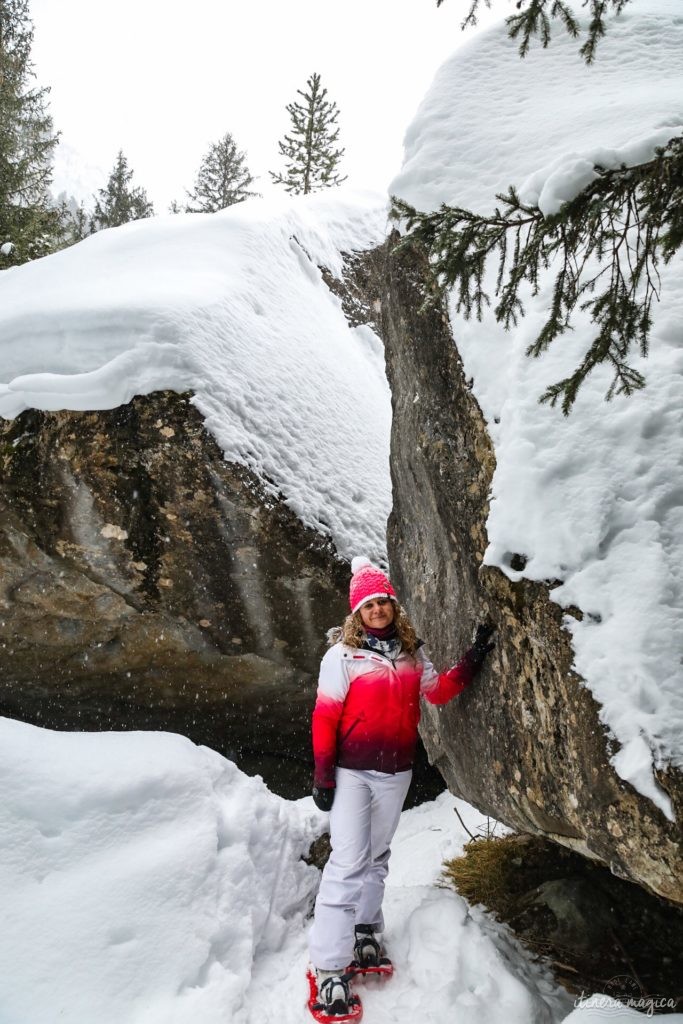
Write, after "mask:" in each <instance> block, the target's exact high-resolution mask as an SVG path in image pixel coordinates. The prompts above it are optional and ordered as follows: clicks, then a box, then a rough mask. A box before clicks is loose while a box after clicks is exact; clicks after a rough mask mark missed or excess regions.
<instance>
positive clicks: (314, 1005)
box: [308, 971, 363, 1024]
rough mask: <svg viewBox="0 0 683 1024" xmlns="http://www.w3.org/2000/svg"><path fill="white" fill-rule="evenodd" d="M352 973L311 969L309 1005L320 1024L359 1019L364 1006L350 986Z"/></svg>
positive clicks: (309, 975) (336, 1023)
mask: <svg viewBox="0 0 683 1024" xmlns="http://www.w3.org/2000/svg"><path fill="white" fill-rule="evenodd" d="M350 979H351V975H350V974H345V973H342V972H339V973H334V974H333V973H332V972H330V971H315V972H314V971H309V972H308V980H309V986H310V999H309V1001H308V1007H309V1010H310V1011H311V1014H312V1015H313V1017H314V1018H315V1019H316V1020H317V1021H319V1022H320V1024H342V1022H344V1021H359V1020H360V1019H361V1017H362V1014H363V1007H362V1005H361V1001H360V999H359V998H358V996H356V995H353V994H352V993H351V989H350V988H349V981H350Z"/></svg>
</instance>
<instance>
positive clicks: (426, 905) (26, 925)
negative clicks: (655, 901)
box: [0, 718, 683, 1024]
mask: <svg viewBox="0 0 683 1024" xmlns="http://www.w3.org/2000/svg"><path fill="white" fill-rule="evenodd" d="M456 806H457V808H458V810H459V812H460V814H461V816H462V817H463V820H464V821H465V824H466V825H467V827H468V829H469V830H470V831H471V832H474V833H476V832H477V830H478V829H479V828H480V827H483V825H484V819H483V816H482V815H481V814H479V812H478V811H475V809H474V808H472V807H470V806H469V805H467V804H465V803H464V802H463V801H460V800H456V799H455V798H454V797H452V796H451V794H449V793H447V792H445V793H443V794H442V795H441V796H440V797H438V798H437V800H436V801H434V802H433V803H430V804H423V805H421V806H419V807H416V808H414V809H413V810H410V811H405V812H404V813H403V815H402V819H401V823H400V825H399V829H398V832H397V834H396V837H395V840H394V844H393V848H392V850H393V852H392V859H391V866H390V868H391V869H390V874H389V884H388V887H387V894H386V900H385V912H386V922H387V923H386V933H385V939H386V943H387V946H388V948H389V950H390V952H391V954H392V956H393V959H394V962H395V964H396V975H395V977H394V978H393V979H391V981H389V982H386V983H377V982H376V981H375V982H373V981H368V982H364V983H359V990H360V991H362V997H363V1002H364V1007H365V1015H366V1020H367V1021H368V1022H373V1024H414V1021H415V1019H416V1018H419V1020H420V1021H422V1022H424V1024H444V1022H446V1021H454V1022H455V1021H457V1024H558V1022H560V1021H562V1020H565V1019H567V1020H569V1021H571V1022H572V1024H601V1022H602V1021H603V1020H604V1019H605V1018H606V1017H607V1018H608V1019H609V1020H611V1021H612V1022H613V1024H616V1022H619V1024H625V1022H627V1021H628V1022H629V1024H630V1022H631V1021H635V1020H639V1019H641V1020H642V1019H643V1018H642V1016H640V1015H632V1014H631V1011H623V1010H622V1011H619V1012H617V1013H612V1012H610V1011H609V1008H608V1009H607V1010H606V1009H605V1007H604V1006H603V1005H602V1003H604V1002H605V999H604V997H603V999H602V1002H601V1004H600V1005H599V1006H598V1008H597V1009H596V1010H595V1011H591V1010H590V1009H589V1008H588V1007H583V1008H581V1009H579V1010H577V1011H574V1010H573V999H572V998H570V997H569V996H568V995H567V994H566V993H564V992H563V991H562V990H561V989H559V988H558V987H557V986H556V985H555V984H554V982H553V981H552V979H551V977H550V975H549V974H548V973H547V972H546V970H545V969H544V968H543V967H542V966H541V965H539V964H537V963H534V962H532V961H531V959H530V957H529V956H528V954H526V953H525V952H524V951H523V950H522V948H521V947H520V946H519V944H518V943H517V941H516V940H515V938H514V937H513V936H512V934H511V933H510V931H509V930H508V929H507V928H506V927H504V926H501V925H499V924H497V923H496V922H495V921H494V920H493V919H492V918H491V917H490V916H489V915H487V914H486V913H484V911H483V910H482V908H477V907H469V906H468V905H467V903H466V902H465V901H464V900H463V899H462V898H461V897H459V896H458V895H457V894H456V893H454V892H452V891H451V890H450V889H446V888H443V887H439V885H438V882H439V878H440V873H441V865H442V861H443V860H444V859H446V858H450V857H453V856H455V855H457V854H459V853H460V852H461V851H462V847H463V844H464V843H465V842H466V841H467V839H468V836H467V833H466V832H465V830H464V828H463V827H462V825H461V824H460V822H459V821H458V818H457V817H456V815H455V813H454V807H456ZM326 821H327V816H326V815H323V814H321V813H320V812H319V811H317V810H316V808H315V807H314V805H313V801H312V800H311V798H310V797H307V798H305V799H303V800H299V801H295V802H290V801H287V800H283V799H282V798H281V797H278V796H275V795H274V794H272V793H270V792H269V790H268V789H267V788H266V786H265V785H264V783H263V782H262V780H261V779H260V778H258V777H256V778H249V777H248V776H246V775H244V774H243V773H242V772H241V771H239V769H238V768H237V767H236V766H235V765H234V764H233V763H232V762H230V761H227V760H225V759H224V758H223V757H221V756H220V755H219V754H217V753H215V752H214V751H211V750H209V749H207V748H206V747H197V746H195V745H194V744H193V743H191V742H190V741H189V740H187V739H185V738H184V737H182V736H176V735H172V734H170V733H144V732H137V733H57V732H51V731H49V730H45V729H39V728H37V727H35V726H31V725H25V724H23V723H20V722H16V721H11V720H9V719H2V718H0V902H1V904H2V917H3V926H2V929H0V962H1V963H2V971H0V1024H91V1022H93V1024H94V1022H95V1021H97V1024H196V1022H201V1024H266V1022H271V1021H280V1022H282V1024H301V1022H302V1021H304V1020H306V1019H307V1011H306V1010H305V1001H306V995H307V986H306V981H305V970H306V966H307V962H308V960H307V945H306V933H307V929H308V926H309V918H308V914H309V911H310V908H311V906H312V901H313V898H314V895H315V891H316V887H317V882H318V878H319V873H318V870H317V868H315V867H312V866H309V865H307V864H306V863H304V861H303V860H302V859H301V858H302V855H303V854H306V853H307V852H308V850H309V848H310V844H311V842H312V840H313V839H314V837H315V836H316V835H318V834H319V833H320V832H321V831H323V829H324V828H325V826H326ZM361 985H362V988H361ZM568 1014H570V1016H569V1017H567V1015H568ZM572 1014H573V1015H572ZM591 1014H594V1015H591ZM666 1019H667V1020H668V1021H670V1022H671V1024H680V1022H683V1015H680V1014H678V1015H675V1016H671V1017H668V1018H666Z"/></svg>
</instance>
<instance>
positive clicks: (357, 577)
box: [349, 558, 396, 613]
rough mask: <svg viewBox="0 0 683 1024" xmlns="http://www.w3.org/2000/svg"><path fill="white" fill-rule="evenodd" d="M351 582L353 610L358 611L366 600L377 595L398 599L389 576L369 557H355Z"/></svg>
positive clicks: (350, 599) (350, 602) (350, 595)
mask: <svg viewBox="0 0 683 1024" xmlns="http://www.w3.org/2000/svg"><path fill="white" fill-rule="evenodd" d="M351 572H352V573H353V575H352V577H351V584H350V586H349V604H350V606H351V612H352V613H353V612H357V611H358V609H359V608H360V606H361V605H362V604H365V602H366V601H372V600H374V598H376V597H389V598H391V600H392V601H395V600H396V591H395V590H394V588H393V587H392V585H391V583H390V582H389V580H388V578H387V577H386V576H385V574H384V573H383V572H382V570H381V569H379V568H378V567H377V566H376V565H373V564H372V562H371V561H370V560H369V559H367V558H354V559H353V561H352V562H351Z"/></svg>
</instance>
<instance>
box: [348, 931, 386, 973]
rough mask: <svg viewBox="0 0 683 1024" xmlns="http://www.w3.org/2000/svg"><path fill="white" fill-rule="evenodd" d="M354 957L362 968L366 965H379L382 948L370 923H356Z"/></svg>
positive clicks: (355, 961)
mask: <svg viewBox="0 0 683 1024" xmlns="http://www.w3.org/2000/svg"><path fill="white" fill-rule="evenodd" d="M353 959H354V964H357V965H358V967H359V968H360V969H361V970H362V969H363V968H365V967H379V965H380V960H381V959H382V950H381V949H380V946H379V942H378V941H377V939H376V938H375V933H374V931H373V930H372V928H371V927H370V925H365V924H359V925H356V941H355V943H354V946H353Z"/></svg>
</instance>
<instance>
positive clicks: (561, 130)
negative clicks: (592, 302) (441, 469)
mask: <svg viewBox="0 0 683 1024" xmlns="http://www.w3.org/2000/svg"><path fill="white" fill-rule="evenodd" d="M578 11H579V14H580V15H582V16H585V9H584V8H581V7H579V8H578ZM578 45H579V44H578V43H577V41H576V40H573V39H570V38H569V37H568V36H567V34H566V33H565V31H564V30H563V29H562V28H561V27H560V26H559V25H558V26H556V28H555V30H554V33H553V39H552V42H551V45H550V46H549V48H548V49H547V50H543V49H541V47H540V44H537V45H535V46H533V47H532V50H531V52H530V53H529V54H528V55H527V57H526V58H525V59H524V60H520V59H519V57H518V54H517V44H516V43H515V42H514V41H511V40H509V39H508V38H507V34H506V29H505V26H504V25H500V26H497V27H496V28H494V29H492V30H490V31H489V32H486V33H483V34H482V35H481V36H479V37H477V38H475V39H473V40H472V41H471V42H470V43H469V44H468V45H466V46H465V47H464V48H463V49H462V50H461V51H459V52H458V53H456V54H455V55H454V57H453V58H452V59H451V60H449V61H448V62H447V63H446V64H445V65H444V66H443V67H442V68H441V69H440V71H439V72H438V74H437V76H436V78H435V80H434V83H433V85H432V88H431V90H430V92H429V93H428V95H427V96H426V98H425V100H424V101H423V103H422V106H421V107H420V110H419V111H418V114H417V116H416V118H415V120H414V122H413V124H412V125H411V126H410V128H409V130H408V132H407V135H406V142H405V147H406V150H405V163H404V166H403V169H402V171H401V173H400V174H399V176H398V177H397V178H396V180H395V181H394V182H393V184H392V187H391V191H392V192H393V193H395V194H398V195H400V196H402V197H403V198H405V199H407V200H408V201H409V202H410V203H412V204H413V205H415V206H417V207H418V208H420V209H434V208H436V207H437V206H438V205H439V204H440V203H441V202H447V203H452V204H457V205H460V206H464V207H468V208H470V209H475V210H480V211H482V212H485V211H487V210H491V209H492V208H493V206H494V205H495V198H494V197H495V194H496V193H497V192H501V191H504V190H506V189H507V187H508V186H509V185H510V184H514V185H517V186H519V187H520V189H521V192H522V195H523V198H525V199H526V200H528V201H531V202H534V201H535V202H538V203H539V204H540V205H541V208H542V209H543V210H544V211H545V212H547V213H550V212H554V211H555V210H557V209H558V208H559V205H561V203H562V202H563V201H565V200H567V199H569V198H571V197H572V196H574V195H575V194H576V193H577V192H578V191H579V190H580V189H581V188H582V187H584V186H585V185H586V184H587V183H588V182H589V181H590V180H591V178H592V175H593V170H592V167H593V162H594V161H596V160H597V161H598V162H600V163H602V164H604V165H605V166H609V167H614V166H618V165H619V164H620V163H621V162H622V161H624V162H626V163H630V162H631V161H640V160H642V159H647V158H648V157H649V156H650V155H651V154H652V152H653V150H654V147H655V146H657V145H662V144H663V143H665V142H666V140H667V139H668V138H669V137H673V136H675V135H678V134H680V132H681V130H682V127H683V102H682V101H681V97H682V96H683V19H681V17H680V4H679V3H678V0H632V2H631V3H629V4H628V6H627V7H626V8H625V10H624V11H623V13H622V14H621V15H620V16H619V17H618V18H612V19H610V23H609V27H608V31H607V35H606V37H605V38H604V39H603V40H601V42H600V44H599V48H598V55H597V58H596V61H595V64H594V65H592V66H591V67H590V68H587V67H586V65H585V64H584V63H583V61H582V60H581V59H580V57H579V56H578V52H577V51H578ZM682 265H683V261H682V260H681V259H680V258H678V259H676V260H675V261H672V263H671V264H670V265H669V266H668V267H662V268H661V297H662V301H661V303H659V304H658V305H656V306H655V308H654V327H653V331H652V340H651V354H650V356H649V358H648V359H647V360H642V359H639V358H638V357H637V356H634V357H633V358H632V359H631V360H630V361H631V362H632V363H633V365H635V366H636V368H637V369H639V370H641V371H642V372H643V373H644V374H645V376H646V377H647V381H648V384H647V388H646V390H645V391H643V392H642V393H640V394H637V395H635V396H633V397H632V398H628V399H624V398H615V399H614V400H613V401H612V402H611V403H610V404H609V405H608V404H605V402H604V400H603V396H604V394H605V392H606V391H607V388H608V386H609V380H610V374H609V372H608V371H606V370H605V369H604V368H603V369H599V370H596V371H594V373H593V374H592V376H591V377H590V378H589V380H588V382H587V383H586V384H585V385H584V387H583V389H582V391H581V392H580V394H579V399H578V401H577V403H576V406H575V408H574V410H573V412H572V413H571V415H570V416H569V418H565V417H563V416H562V414H561V412H560V411H559V410H558V409H551V408H549V407H547V406H540V405H539V404H538V402H537V399H538V396H539V395H540V394H541V393H542V392H543V391H544V390H545V388H546V387H547V385H548V384H550V383H552V382H554V381H557V380H559V379H561V378H562V377H564V376H566V375H567V374H568V372H569V371H570V370H572V369H574V368H575V367H576V365H578V363H579V361H580V358H581V356H582V354H583V352H584V351H585V349H586V348H587V347H588V345H589V343H590V341H591V339H592V337H593V333H592V331H591V325H590V322H589V319H588V317H587V316H586V314H582V313H581V312H578V313H576V314H575V315H574V317H573V326H574V331H573V332H572V333H571V334H568V335H566V336H565V337H564V338H562V339H559V340H558V341H556V342H555V343H554V344H553V346H552V348H551V349H550V351H549V352H548V353H547V354H546V355H545V356H543V357H542V358H541V359H538V360H530V359H528V358H527V357H526V356H525V354H524V353H525V350H526V348H527V346H528V345H529V344H530V343H531V342H532V341H533V340H534V339H535V338H536V336H537V334H538V332H539V330H540V328H541V326H542V324H543V323H544V321H545V318H546V311H547V309H548V307H549V303H550V300H551V284H552V279H551V277H550V275H549V274H545V275H543V276H542V278H541V287H540V293H539V294H538V295H537V296H535V297H533V296H531V295H530V294H528V293H527V294H526V295H525V296H523V298H524V305H525V309H526V312H527V315H526V317H525V319H524V320H522V321H521V323H520V325H519V327H518V328H517V329H513V330H511V331H510V332H509V333H506V332H505V331H504V330H503V328H502V327H501V326H500V325H498V324H496V323H495V320H494V318H493V316H492V315H491V314H490V313H489V314H487V315H486V316H485V317H484V320H483V321H482V322H481V323H479V322H477V321H470V322H465V321H464V320H463V319H462V317H461V316H460V315H457V314H456V312H455V309H454V308H452V309H451V319H452V322H453V327H454V334H455V338H456V340H457V345H458V350H459V352H460V353H461V355H462V357H463V360H464V365H465V372H466V374H467V376H468V377H469V376H471V377H473V379H474V393H475V395H476V397H477V399H478V401H479V403H480V405H481V408H482V411H483V413H484V416H485V417H486V420H487V423H488V428H489V432H490V435H491V437H492V439H493V442H494V446H495V452H496V460H497V468H496V471H495V474H494V478H493V484H492V501H491V510H490V516H489V521H488V535H489V548H488V551H487V553H486V558H485V561H486V563H487V564H489V565H497V566H499V567H500V568H501V569H502V570H503V571H504V572H505V573H506V574H507V575H508V576H509V577H510V578H511V579H513V580H514V579H519V578H520V577H521V576H526V577H528V578H530V579H535V580H557V581H560V582H561V584H562V585H561V586H558V587H556V589H555V590H554V591H553V593H552V596H553V599H554V600H556V601H557V602H558V603H560V604H561V605H562V606H565V607H566V606H568V605H570V604H573V605H577V606H578V607H579V608H580V609H581V610H582V611H583V613H584V618H583V621H581V622H577V621H576V620H575V619H574V618H572V617H570V616H567V618H566V625H567V628H568V629H569V630H570V632H571V634H572V639H573V644H574V651H575V668H576V670H577V672H578V673H579V674H580V675H581V676H582V677H583V679H584V680H585V681H586V684H587V685H588V686H589V687H590V689H591V691H592V693H593V694H594V695H595V697H596V698H597V700H598V701H599V703H600V704H601V706H602V711H601V715H602V720H603V722H604V723H605V724H606V726H607V727H608V728H609V730H610V731H611V734H612V735H613V736H614V737H615V738H616V740H618V742H619V744H620V745H621V749H620V750H619V752H618V753H617V754H616V756H615V757H614V758H613V763H614V765H615V768H616V770H617V771H618V772H619V774H620V775H621V776H622V778H624V779H627V780H628V781H629V782H631V783H632V784H633V785H634V786H635V787H636V788H637V789H638V790H639V791H640V792H641V793H644V794H645V795H647V796H648V797H650V798H651V799H652V800H653V801H654V802H655V803H656V804H657V806H658V807H659V808H660V809H661V810H662V811H663V812H664V813H665V814H666V815H667V816H669V817H671V814H672V812H671V805H670V801H669V799H668V797H667V796H666V794H665V793H664V792H663V791H662V790H661V789H660V787H659V786H658V785H657V783H656V781H655V778H654V775H653V770H652V766H653V763H654V764H655V765H657V766H660V765H664V764H666V763H667V762H669V763H671V764H673V765H676V766H678V767H683V687H682V686H681V684H682V682H683V679H682V675H681V664H680V651H681V650H682V649H683V489H682V487H681V480H682V479H683V443H682V435H683V273H682V272H681V271H682ZM494 287H495V273H494V267H493V264H492V265H491V267H490V268H489V274H488V288H487V290H488V291H489V293H490V294H493V292H494ZM513 554H521V555H523V556H525V557H526V559H527V561H526V565H525V568H524V570H523V571H521V572H519V571H515V570H513V569H512V568H511V565H510V563H511V559H512V555H513Z"/></svg>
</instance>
